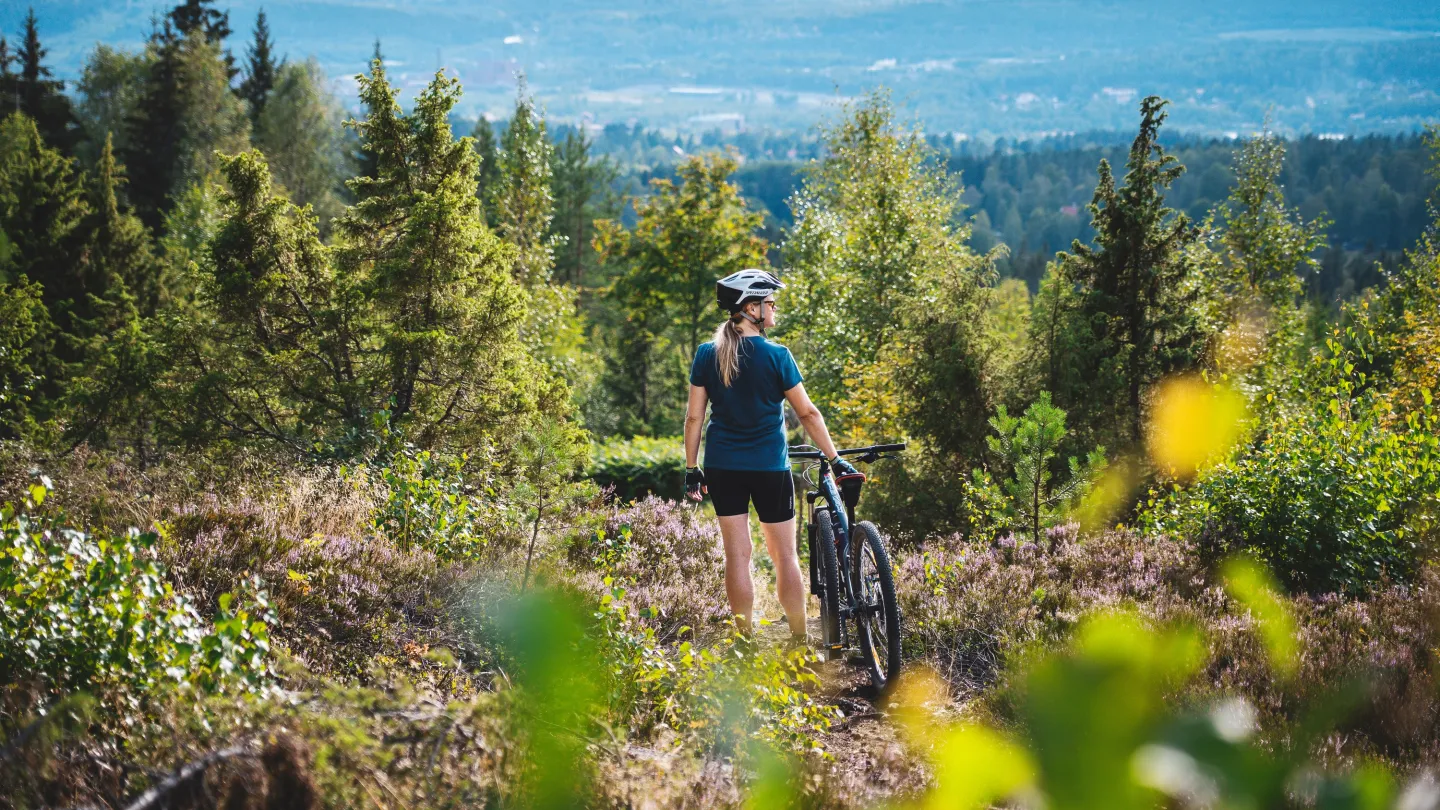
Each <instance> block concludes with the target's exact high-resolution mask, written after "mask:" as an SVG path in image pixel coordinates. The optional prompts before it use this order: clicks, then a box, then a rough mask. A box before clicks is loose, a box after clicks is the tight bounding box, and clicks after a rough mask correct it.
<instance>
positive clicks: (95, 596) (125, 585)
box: [0, 481, 275, 698]
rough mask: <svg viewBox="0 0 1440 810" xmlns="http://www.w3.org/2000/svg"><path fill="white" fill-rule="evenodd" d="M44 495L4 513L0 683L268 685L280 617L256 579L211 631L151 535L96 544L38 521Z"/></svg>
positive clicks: (241, 586) (51, 690)
mask: <svg viewBox="0 0 1440 810" xmlns="http://www.w3.org/2000/svg"><path fill="white" fill-rule="evenodd" d="M48 493H49V485H48V481H44V482H42V483H40V484H37V485H36V486H35V487H34V488H33V489H32V492H31V494H30V496H29V497H28V498H27V500H26V501H25V502H24V503H23V504H22V505H21V506H19V507H16V506H15V505H13V504H9V503H7V504H5V505H4V506H3V507H0V595H3V596H0V599H3V601H0V682H4V683H11V684H14V683H19V682H21V681H22V680H27V681H28V680H34V681H38V682H39V686H40V688H41V689H42V691H44V692H46V693H48V694H50V695H58V694H62V693H65V692H71V691H76V690H84V691H108V690H111V689H118V690H121V691H122V692H125V693H127V694H128V695H129V696H131V697H132V698H134V697H138V696H139V695H140V694H142V693H144V692H146V691H148V690H149V689H151V688H152V687H154V686H156V685H158V684H160V683H162V682H171V683H183V684H190V685H193V686H197V687H200V688H202V689H206V690H220V689H225V688H228V687H231V686H232V685H239V686H244V687H250V688H253V687H259V686H261V685H263V684H264V683H265V682H267V680H268V679H269V674H270V672H269V664H268V651H269V637H270V627H271V625H272V624H273V623H274V620H275V617H274V614H273V613H272V612H271V610H270V607H269V603H268V597H267V596H266V593H265V591H264V590H262V589H261V587H260V580H259V579H258V578H254V577H247V578H243V579H241V580H240V581H239V582H236V583H235V585H236V588H235V591H233V592H226V593H223V594H219V595H218V596H217V598H216V603H217V604H218V608H219V609H218V612H217V613H216V615H215V619H214V623H213V626H212V627H211V628H209V629H207V628H206V625H205V621H204V620H203V619H202V618H201V615H200V613H199V611H198V610H197V609H196V607H195V604H194V603H193V602H192V601H191V600H190V599H189V598H187V597H186V596H185V595H183V594H181V593H177V592H176V591H175V589H174V588H173V586H172V585H171V584H170V583H169V582H167V581H166V576H165V569H164V568H163V567H162V566H161V565H159V564H158V563H157V562H156V561H155V560H154V559H153V557H152V555H151V552H152V549H153V547H154V545H155V541H156V536H155V535H154V534H152V533H141V532H139V531H135V530H133V529H132V530H131V531H129V532H127V533H126V534H123V535H119V536H112V537H104V538H95V537H92V536H90V535H87V534H85V533H84V532H80V531H77V530H75V529H70V528H65V527H64V526H63V525H62V522H61V520H60V519H58V518H49V519H47V518H45V517H41V516H38V515H37V510H38V507H39V506H40V505H41V504H42V503H43V502H44V500H45V497H46V495H47V494H48ZM237 594H238V595H237Z"/></svg>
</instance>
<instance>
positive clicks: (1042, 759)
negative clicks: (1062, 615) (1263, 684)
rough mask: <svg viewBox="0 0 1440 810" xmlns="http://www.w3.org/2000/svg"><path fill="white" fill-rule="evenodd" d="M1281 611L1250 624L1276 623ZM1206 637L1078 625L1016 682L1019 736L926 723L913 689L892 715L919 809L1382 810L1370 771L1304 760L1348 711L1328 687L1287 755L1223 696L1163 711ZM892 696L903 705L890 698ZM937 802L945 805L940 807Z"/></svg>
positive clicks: (1244, 706)
mask: <svg viewBox="0 0 1440 810" xmlns="http://www.w3.org/2000/svg"><path fill="white" fill-rule="evenodd" d="M1246 570H1247V569H1240V570H1236V571H1235V574H1236V576H1235V577H1234V579H1236V580H1239V579H1244V580H1245V582H1244V583H1241V582H1238V581H1236V582H1235V585H1234V587H1235V588H1236V589H1237V590H1238V591H1243V592H1244V593H1246V594H1248V603H1249V604H1251V605H1252V606H1253V605H1256V604H1259V603H1262V602H1267V600H1268V602H1269V603H1272V604H1278V603H1276V601H1275V597H1274V595H1273V593H1269V592H1268V591H1267V589H1266V588H1265V586H1264V584H1263V578H1257V577H1255V576H1244V574H1245V573H1246ZM1287 619H1288V615H1286V611H1285V610H1284V608H1283V607H1279V608H1277V611H1271V612H1267V614H1266V616H1265V618H1262V619H1261V622H1262V624H1266V623H1268V622H1273V623H1277V624H1284V622H1285V621H1286V620H1287ZM1204 652H1205V639H1204V638H1203V637H1202V636H1201V634H1200V633H1199V632H1197V631H1196V630H1195V629H1193V628H1191V627H1188V626H1185V625H1179V626H1171V627H1164V628H1155V627H1153V626H1149V625H1148V624H1147V623H1146V622H1145V621H1144V620H1143V619H1141V618H1140V617H1139V616H1135V615H1130V614H1124V613H1119V614H1113V613H1112V614H1101V615H1097V616H1094V617H1092V618H1090V619H1088V620H1087V621H1085V622H1084V623H1083V624H1082V625H1081V626H1080V627H1079V628H1078V629H1077V631H1076V633H1075V635H1074V637H1073V639H1072V640H1071V641H1070V642H1069V643H1067V644H1066V645H1065V647H1064V649H1061V650H1058V651H1053V652H1042V651H1040V650H1038V649H1037V651H1036V653H1035V655H1033V656H1032V658H1031V660H1030V661H1029V662H1028V663H1027V665H1025V666H1024V667H1023V668H1022V669H1021V670H1020V671H1019V672H1018V673H1017V683H1016V684H1015V686H1014V688H1013V689H1012V691H1011V696H1012V700H1013V703H1012V706H1013V711H1014V713H1015V715H1016V717H1015V719H1016V720H1017V721H1018V725H1019V727H1020V732H1019V733H1018V734H1016V735H1013V736H1012V735H1009V734H1005V733H1002V732H998V731H994V730H991V729H989V728H986V727H984V726H977V725H972V724H969V723H959V724H953V725H950V724H936V723H933V722H927V720H926V718H925V717H924V714H923V709H922V708H921V707H920V706H918V705H915V703H918V702H919V700H923V698H924V692H923V687H922V688H921V689H915V688H914V687H912V695H914V697H912V698H911V700H912V701H914V702H912V704H911V706H910V707H909V708H907V709H904V710H902V713H901V716H902V719H905V720H907V727H908V728H907V730H908V732H909V736H910V738H911V740H912V743H918V744H922V745H925V746H928V747H929V748H930V749H931V751H933V753H932V755H931V756H932V762H933V766H934V768H935V781H936V785H935V789H934V792H933V793H932V794H931V795H930V797H929V799H930V801H929V802H927V804H926V806H927V807H937V808H938V807H941V806H944V807H967V808H981V807H989V806H993V805H994V804H995V803H997V802H999V801H1000V800H1003V799H1007V798H1010V797H1020V796H1029V797H1035V798H1037V799H1040V800H1043V801H1044V802H1045V805H1046V806H1047V807H1055V808H1065V809H1071V810H1080V809H1082V808H1095V809H1096V810H1098V809H1099V808H1106V809H1107V810H1109V809H1110V808H1137V809H1138V808H1150V807H1155V806H1157V805H1161V804H1169V803H1174V804H1178V805H1184V806H1189V805H1192V804H1195V805H1199V804H1204V805H1206V806H1218V807H1279V806H1286V805H1288V804H1289V802H1290V801H1291V800H1292V799H1293V795H1294V791H1295V790H1296V789H1297V786H1303V787H1302V788H1301V789H1302V790H1303V791H1304V793H1305V795H1306V796H1307V797H1308V799H1309V801H1311V802H1313V804H1314V806H1316V807H1320V808H1377V809H1378V808H1382V807H1388V806H1393V805H1392V804H1391V802H1392V801H1393V800H1394V799H1395V798H1396V796H1395V793H1396V791H1395V787H1394V782H1393V777H1392V776H1391V774H1390V773H1389V771H1388V770H1387V769H1385V768H1383V767H1380V766H1376V765H1364V766H1361V767H1358V768H1355V769H1354V770H1353V771H1352V772H1351V773H1349V774H1330V773H1325V772H1324V771H1322V770H1320V768H1319V767H1318V766H1317V764H1316V763H1315V762H1313V761H1312V759H1311V757H1312V751H1313V750H1314V747H1315V745H1316V744H1317V743H1318V742H1319V741H1320V739H1321V738H1322V735H1324V734H1326V733H1328V732H1329V731H1330V730H1331V727H1332V724H1333V722H1334V718H1335V717H1336V716H1338V715H1339V714H1341V713H1342V712H1343V711H1344V710H1345V709H1346V708H1348V697H1347V696H1346V694H1345V692H1344V691H1343V689H1342V688H1341V685H1331V686H1330V688H1328V689H1327V690H1326V691H1325V693H1324V694H1322V695H1321V696H1320V697H1319V699H1318V700H1317V701H1315V703H1314V704H1313V705H1310V706H1307V707H1306V710H1307V712H1308V716H1307V717H1306V718H1304V720H1302V722H1301V723H1299V724H1298V726H1297V727H1296V728H1295V729H1293V731H1291V732H1290V733H1288V734H1287V739H1286V744H1285V745H1272V744H1270V743H1269V742H1268V741H1267V740H1265V739H1263V738H1261V737H1260V736H1259V735H1257V731H1258V728H1257V726H1256V712H1255V708H1254V707H1253V706H1252V705H1251V704H1250V703H1249V702H1247V701H1246V700H1245V699H1244V698H1238V697H1228V698H1223V699H1220V700H1215V701H1210V702H1207V703H1202V704H1201V705H1193V706H1190V707H1186V708H1179V709H1176V708H1171V705H1172V704H1171V701H1170V696H1171V695H1173V694H1174V693H1175V692H1176V690H1177V689H1181V688H1183V687H1184V686H1185V684H1186V683H1187V682H1189V681H1191V680H1192V679H1193V678H1194V676H1195V675H1196V674H1197V672H1198V671H1199V669H1200V667H1201V665H1202V663H1203V661H1204ZM903 700H904V698H902V701H903ZM942 800H944V802H945V803H943V804H942V803H941V801H942Z"/></svg>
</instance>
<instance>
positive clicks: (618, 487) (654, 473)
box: [589, 436, 685, 502]
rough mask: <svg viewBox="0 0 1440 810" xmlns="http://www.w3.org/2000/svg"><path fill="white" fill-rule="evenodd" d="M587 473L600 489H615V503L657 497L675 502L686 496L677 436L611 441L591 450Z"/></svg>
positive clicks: (681, 444)
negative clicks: (610, 487)
mask: <svg viewBox="0 0 1440 810" xmlns="http://www.w3.org/2000/svg"><path fill="white" fill-rule="evenodd" d="M589 474H590V478H591V480H593V481H594V482H595V483H596V484H597V485H599V486H600V487H609V486H613V487H615V495H614V497H615V498H616V500H620V501H626V502H629V501H638V500H640V499H642V498H644V497H645V496H646V495H657V496H659V497H661V498H669V499H671V500H675V501H678V500H680V499H681V497H683V496H684V494H685V493H684V491H683V490H684V483H685V442H684V440H683V439H681V438H680V437H679V436H671V437H661V438H650V437H648V436H636V437H634V438H633V439H612V440H610V441H607V442H605V443H604V444H600V445H597V446H596V447H595V448H594V451H593V452H592V453H591V456H590V470H589Z"/></svg>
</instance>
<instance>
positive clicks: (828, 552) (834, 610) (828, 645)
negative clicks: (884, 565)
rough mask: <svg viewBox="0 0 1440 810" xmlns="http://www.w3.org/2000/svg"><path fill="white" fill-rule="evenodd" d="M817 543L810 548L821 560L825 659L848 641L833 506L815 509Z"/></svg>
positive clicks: (832, 657) (835, 655) (834, 655)
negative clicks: (843, 630)
mask: <svg viewBox="0 0 1440 810" xmlns="http://www.w3.org/2000/svg"><path fill="white" fill-rule="evenodd" d="M814 537H815V546H814V547H812V548H811V549H810V559H811V560H816V561H818V564H819V567H820V570H819V574H820V589H819V590H818V591H815V596H816V597H817V598H819V600H820V633H821V635H822V636H823V638H821V639H820V643H821V646H822V647H823V648H824V650H825V660H826V661H833V660H835V659H836V658H839V657H840V651H841V647H842V646H843V644H844V642H842V641H841V640H840V561H839V557H838V556H837V555H836V553H835V529H834V527H833V526H832V525H831V522H830V510H828V509H816V510H815V535H814Z"/></svg>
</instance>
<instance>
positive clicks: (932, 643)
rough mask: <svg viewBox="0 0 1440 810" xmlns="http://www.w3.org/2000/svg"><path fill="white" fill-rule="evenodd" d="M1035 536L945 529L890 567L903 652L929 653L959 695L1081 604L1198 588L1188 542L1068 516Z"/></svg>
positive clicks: (1051, 634)
mask: <svg viewBox="0 0 1440 810" xmlns="http://www.w3.org/2000/svg"><path fill="white" fill-rule="evenodd" d="M1046 535H1047V536H1046V537H1044V538H1042V541H1041V542H1042V543H1045V544H1048V545H1051V546H1053V547H1054V548H1055V549H1056V550H1055V552H1054V553H1050V554H1047V553H1044V551H1043V550H1042V547H1041V545H1040V544H1036V543H1030V542H1024V541H1017V540H1016V538H1015V537H1013V536H1006V537H1002V538H1000V540H999V541H997V542H996V543H994V544H991V543H988V542H977V541H974V540H968V539H966V538H964V537H963V536H961V535H953V536H951V537H949V538H944V539H941V540H938V541H931V542H930V543H927V544H926V545H925V546H924V547H923V548H922V549H920V550H918V551H916V552H912V553H910V554H906V555H904V556H903V557H902V558H901V559H900V561H899V565H898V566H897V571H898V579H897V582H896V586H897V589H898V591H899V597H900V612H901V615H903V616H904V617H905V625H904V627H905V631H906V637H905V640H904V643H905V651H906V654H907V656H910V657H914V658H922V659H928V660H929V661H930V663H931V664H932V665H934V666H935V667H936V669H937V670H938V671H939V672H940V674H941V675H942V676H943V677H944V678H945V679H946V680H947V681H948V682H949V683H950V684H951V686H952V688H954V689H955V690H956V691H957V692H959V693H961V694H973V693H975V692H977V691H979V690H981V689H983V688H985V687H987V686H989V685H991V684H993V683H994V682H995V680H996V679H997V678H998V677H999V675H1000V674H1001V672H1002V671H1003V670H1004V668H1005V666H1006V665H1007V663H1008V662H1009V661H1010V658H1011V656H1012V655H1014V654H1015V653H1017V652H1018V651H1019V650H1020V649H1022V648H1023V647H1024V646H1025V645H1027V644H1030V643H1032V642H1036V641H1042V640H1046V641H1054V640H1058V639H1060V638H1062V637H1063V636H1064V635H1065V634H1066V633H1067V632H1068V631H1069V630H1070V629H1071V628H1072V627H1073V626H1074V625H1075V623H1076V622H1077V621H1078V620H1079V619H1080V617H1081V616H1083V615H1084V614H1086V613H1087V612H1091V611H1094V610H1097V609H1105V608H1118V607H1126V606H1136V605H1143V606H1145V608H1146V609H1147V610H1149V611H1155V612H1161V611H1165V610H1171V609H1174V608H1175V607H1176V606H1177V605H1178V604H1180V602H1181V599H1182V597H1183V596H1193V595H1195V594H1197V593H1198V592H1200V591H1201V590H1202V589H1203V588H1204V571H1203V569H1202V568H1201V566H1200V565H1199V562H1198V560H1197V559H1196V557H1195V555H1194V552H1193V548H1192V547H1191V546H1189V545H1188V544H1186V543H1183V542H1175V541H1172V540H1168V539H1165V538H1163V537H1162V538H1147V537H1143V536H1141V535H1139V534H1136V533H1134V532H1128V531H1111V532H1105V533H1103V534H1099V535H1094V536H1091V537H1086V538H1084V539H1083V540H1082V539H1080V538H1078V537H1077V536H1076V528H1075V526H1074V525H1073V524H1067V525H1064V526H1057V527H1054V528H1051V529H1049V530H1047V531H1046Z"/></svg>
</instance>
